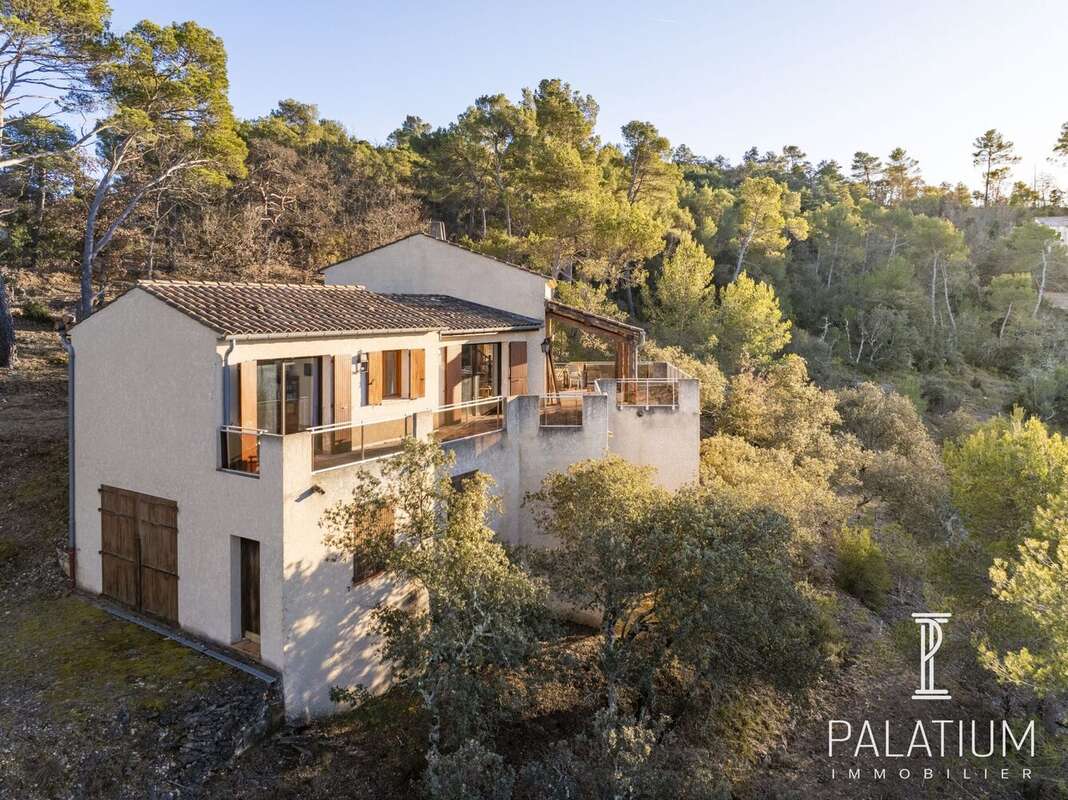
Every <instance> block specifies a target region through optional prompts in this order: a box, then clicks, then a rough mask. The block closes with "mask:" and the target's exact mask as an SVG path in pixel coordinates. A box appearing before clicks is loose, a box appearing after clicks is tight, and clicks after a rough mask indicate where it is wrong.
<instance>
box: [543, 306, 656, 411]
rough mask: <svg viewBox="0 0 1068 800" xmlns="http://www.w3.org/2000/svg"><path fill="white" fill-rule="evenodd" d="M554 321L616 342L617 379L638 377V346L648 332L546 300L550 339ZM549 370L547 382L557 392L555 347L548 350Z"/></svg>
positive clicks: (547, 327)
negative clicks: (553, 349) (553, 354)
mask: <svg viewBox="0 0 1068 800" xmlns="http://www.w3.org/2000/svg"><path fill="white" fill-rule="evenodd" d="M554 323H560V324H561V325H567V326H568V327H571V328H579V329H580V330H583V331H586V332H588V333H592V334H594V335H595V336H599V337H601V338H602V339H607V340H608V341H610V342H612V344H613V345H614V346H615V355H616V369H615V372H616V375H615V376H616V378H617V379H620V378H623V379H626V378H631V379H633V378H637V377H638V348H639V347H640V346H641V344H642V342H644V341H645V331H644V330H642V329H641V328H639V327H637V326H636V325H628V324H627V323H626V322H620V321H619V320H617V319H612V318H611V317H606V316H603V315H602V314H594V313H591V312H589V311H583V310H582V309H581V308H575V307H574V306H568V305H564V304H563V303H558V302H556V301H555V300H546V301H545V335H546V337H547V338H548V339H549V340H550V341H551V340H552V336H553V324H554ZM545 370H546V376H545V385H546V387H548V390H549V392H550V393H553V394H555V393H556V391H557V387H556V372H555V370H554V364H553V356H552V349H551V348H550V349H549V351H548V352H547V353H546V359H545Z"/></svg>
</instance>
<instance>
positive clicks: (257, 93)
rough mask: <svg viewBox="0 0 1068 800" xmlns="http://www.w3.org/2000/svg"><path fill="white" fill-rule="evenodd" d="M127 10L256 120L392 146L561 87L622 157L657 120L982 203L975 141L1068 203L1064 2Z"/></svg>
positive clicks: (160, 6) (704, 148)
mask: <svg viewBox="0 0 1068 800" xmlns="http://www.w3.org/2000/svg"><path fill="white" fill-rule="evenodd" d="M111 4H112V7H113V10H114V13H113V17H112V27H113V30H115V31H116V32H122V31H124V30H127V29H128V28H129V27H130V26H131V25H133V24H135V23H136V22H137V21H138V20H139V19H142V18H148V19H151V20H153V21H155V22H160V23H166V22H171V21H181V20H186V19H193V20H195V21H197V22H198V23H200V24H201V25H204V26H206V27H208V28H210V29H212V30H213V31H214V32H215V33H217V34H218V35H220V36H221V37H222V39H223V41H224V42H225V44H226V49H227V53H228V56H229V74H230V98H231V101H232V103H233V105H234V110H235V112H236V113H237V114H238V116H240V117H257V116H262V115H264V114H266V113H267V112H269V111H270V110H271V109H272V108H273V107H274V106H275V104H276V103H277V101H278V100H280V99H282V98H288V97H292V98H296V99H298V100H301V101H303V102H310V103H315V104H316V105H318V107H319V110H320V113H321V114H322V116H324V117H328V118H331V119H336V120H339V121H341V122H342V123H344V124H345V126H346V127H347V128H348V129H349V130H350V131H351V132H352V133H354V134H355V135H357V136H360V137H361V138H364V139H367V140H370V141H372V142H379V143H380V142H384V141H385V139H386V137H387V136H388V135H389V133H390V132H391V131H392V130H394V129H395V128H396V127H397V126H398V125H399V124H400V123H401V121H402V120H403V119H404V117H405V115H407V114H416V115H418V116H421V117H422V118H423V119H425V120H427V121H428V122H430V123H431V124H433V125H435V126H437V125H447V124H448V123H449V122H451V121H452V120H454V119H455V118H456V116H457V115H458V114H459V113H460V112H462V111H463V110H464V109H465V108H466V107H467V106H469V105H470V104H471V103H472V102H473V101H474V99H475V98H476V97H478V96H480V95H483V94H493V93H497V92H503V93H504V94H506V95H508V96H509V97H511V98H513V99H517V98H518V97H519V93H520V91H521V89H522V88H523V87H524V86H531V87H532V86H535V85H536V84H537V83H538V81H539V80H541V79H542V78H561V79H563V80H565V81H567V82H569V83H570V84H571V85H572V87H573V88H575V89H578V90H580V91H582V92H583V93H586V94H591V95H593V97H594V98H595V99H596V100H597V102H598V104H599V105H600V115H599V117H598V125H597V132H598V133H599V134H600V136H601V137H602V139H603V140H605V141H612V142H615V141H619V140H620V138H621V137H620V134H619V129H620V127H621V126H622V125H624V124H626V123H627V122H628V121H630V120H632V119H641V120H648V121H650V122H652V123H654V124H655V125H656V126H657V127H658V128H659V129H660V131H661V133H663V134H664V135H665V136H667V137H668V138H669V139H670V140H671V142H672V144H673V145H676V144H683V143H684V144H686V145H688V146H689V147H690V149H692V150H693V151H694V152H696V153H698V154H700V155H704V156H709V157H711V156H715V155H718V154H723V155H725V156H727V157H728V158H729V159H730V160H731V161H732V162H737V161H738V160H740V158H741V156H742V153H743V152H745V150H747V149H748V148H749V147H751V146H753V145H755V146H757V147H758V148H759V149H760V150H761V152H763V151H765V150H779V149H781V148H782V147H783V146H784V145H787V144H794V145H797V146H799V147H801V148H802V149H803V150H804V151H805V152H806V153H807V154H808V156H809V158H810V159H811V160H812V161H814V162H816V161H820V160H823V159H832V158H833V159H836V160H838V161H839V162H840V163H841V164H842V165H843V167H845V168H847V169H848V165H849V162H850V161H851V160H852V156H853V153H854V152H855V151H857V150H865V151H868V152H872V153H876V154H877V155H880V156H882V157H884V158H885V156H886V154H887V153H888V152H889V151H890V150H891V149H892V148H894V147H897V146H902V147H905V148H906V149H907V150H908V151H909V153H910V154H911V155H912V156H913V157H914V158H917V159H919V161H920V167H921V169H922V171H923V175H924V179H925V180H926V181H927V182H928V183H940V182H942V181H949V182H953V183H955V182H957V181H964V182H966V183H968V184H969V185H971V186H973V187H974V186H976V185H978V183H979V175H978V171H977V169H976V168H975V167H973V166H972V163H971V150H972V147H971V143H972V141H973V140H974V139H975V137H976V136H978V135H979V134H980V133H982V132H983V131H985V130H987V129H988V128H997V129H999V130H1000V131H1001V132H1002V133H1004V134H1005V135H1006V136H1007V137H1008V138H1009V139H1011V140H1012V141H1013V142H1015V143H1016V148H1017V152H1018V154H1019V155H1020V156H1022V161H1021V162H1020V163H1019V165H1018V166H1017V168H1016V174H1015V176H1014V177H1016V178H1017V179H1021V180H1026V181H1028V182H1030V181H1031V179H1032V177H1033V175H1034V173H1035V171H1036V170H1037V171H1038V172H1039V173H1040V174H1041V173H1042V172H1046V173H1049V174H1051V175H1053V176H1054V177H1055V179H1056V180H1057V181H1058V182H1059V184H1060V185H1061V186H1062V187H1064V188H1066V189H1068V166H1066V165H1064V164H1051V163H1050V162H1049V161H1048V159H1049V157H1050V156H1051V150H1052V146H1053V143H1054V141H1055V140H1056V138H1057V135H1058V133H1059V130H1060V126H1061V125H1062V124H1063V123H1065V122H1066V121H1068V91H1066V87H1068V59H1066V58H1065V53H1066V52H1068V2H1064V0H1060V2H1056V1H1054V2H1039V1H1038V0H1019V1H1018V2H1013V3H1011V4H1010V3H1007V2H1005V0H1001V1H1000V2H994V1H993V0H968V1H967V2H963V1H961V0H936V1H935V2H913V0H898V2H893V3H891V2H882V0H860V1H859V2H858V0H852V2H820V1H819V0H811V1H810V2H807V3H798V2H796V0H792V1H791V2H771V1H768V2H759V1H754V2H735V3H723V2H705V3H683V2H671V1H667V0H665V1H663V2H648V0H647V2H643V3H630V2H623V0H617V2H612V3H602V2H581V1H580V0H571V2H552V1H550V0H541V2H537V3H517V2H513V3H502V2H497V3H480V2H474V1H473V0H472V1H470V2H464V3H462V4H453V3H449V2H445V0H439V1H438V2H433V3H408V2H385V3H370V2H359V1H358V0H357V1H355V2H325V1H323V0H305V1H304V2H302V3H294V2H292V0H287V1H286V2H280V1H279V0H256V2H246V0H153V1H152V2H147V1H146V0H141V1H140V2H138V1H137V0H111ZM1010 9H1011V10H1010Z"/></svg>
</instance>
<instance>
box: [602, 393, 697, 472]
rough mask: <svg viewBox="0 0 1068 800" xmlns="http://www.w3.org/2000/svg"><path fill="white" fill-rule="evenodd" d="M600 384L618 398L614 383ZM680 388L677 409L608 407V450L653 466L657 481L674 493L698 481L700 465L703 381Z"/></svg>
mask: <svg viewBox="0 0 1068 800" xmlns="http://www.w3.org/2000/svg"><path fill="white" fill-rule="evenodd" d="M601 384H602V385H603V386H605V387H606V391H608V393H609V396H611V397H614V396H615V382H614V381H602V382H601ZM678 386H679V406H678V408H662V407H656V406H653V407H650V408H642V407H641V406H617V405H616V404H615V403H609V404H608V409H609V410H608V428H609V430H610V431H611V432H612V433H611V436H610V437H609V439H608V449H609V451H610V452H612V453H615V454H617V455H620V456H622V457H623V458H625V459H627V461H631V462H633V463H635V464H643V465H645V466H650V467H654V468H655V469H656V480H657V481H658V482H659V483H660V484H661V485H662V486H664V487H665V488H668V489H673V490H674V489H678V488H680V487H681V486H683V485H684V484H687V483H692V482H694V481H696V480H697V475H698V469H699V467H700V462H701V398H700V388H701V387H700V382H699V381H697V380H693V379H690V380H681V381H679V384H678Z"/></svg>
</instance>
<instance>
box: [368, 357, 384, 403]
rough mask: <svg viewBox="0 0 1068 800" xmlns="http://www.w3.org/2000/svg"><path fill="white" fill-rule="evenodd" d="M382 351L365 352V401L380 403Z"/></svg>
mask: <svg viewBox="0 0 1068 800" xmlns="http://www.w3.org/2000/svg"><path fill="white" fill-rule="evenodd" d="M382 383H383V375H382V353H381V352H378V353H368V354H367V403H368V405H372V406H380V405H382Z"/></svg>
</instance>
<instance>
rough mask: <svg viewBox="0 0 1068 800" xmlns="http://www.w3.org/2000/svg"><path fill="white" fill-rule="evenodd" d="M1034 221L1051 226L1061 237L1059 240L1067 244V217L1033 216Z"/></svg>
mask: <svg viewBox="0 0 1068 800" xmlns="http://www.w3.org/2000/svg"><path fill="white" fill-rule="evenodd" d="M1035 222H1037V223H1038V224H1039V225H1045V226H1046V227H1047V228H1053V230H1055V231H1057V235H1058V236H1060V237H1061V241H1062V242H1064V243H1065V244H1068V217H1035Z"/></svg>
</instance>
